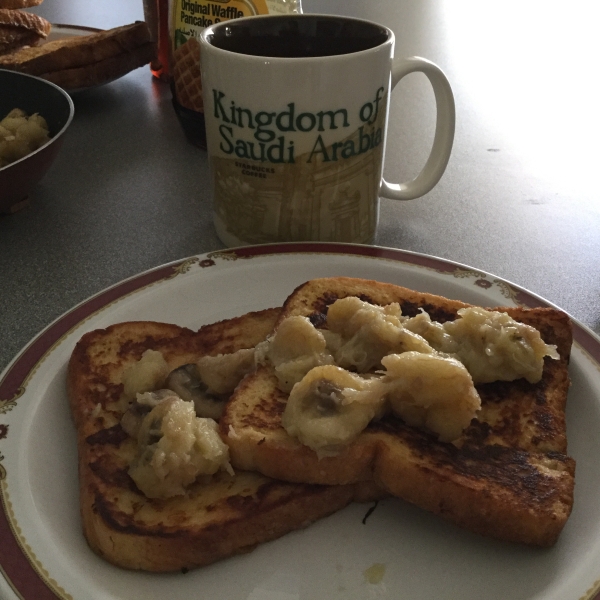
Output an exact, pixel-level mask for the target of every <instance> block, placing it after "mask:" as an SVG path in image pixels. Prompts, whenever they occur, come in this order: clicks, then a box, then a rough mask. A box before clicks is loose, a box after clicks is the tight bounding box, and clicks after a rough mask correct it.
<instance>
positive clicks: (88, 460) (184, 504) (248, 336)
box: [68, 309, 381, 571]
mask: <svg viewBox="0 0 600 600" xmlns="http://www.w3.org/2000/svg"><path fill="white" fill-rule="evenodd" d="M278 314H279V310H278V309H273V310H267V311H262V312H258V313H251V314H249V315H246V316H244V317H241V318H236V319H231V320H229V321H224V322H220V323H217V324H215V325H210V326H206V327H203V328H202V329H200V330H199V331H198V332H194V331H191V330H189V329H185V328H181V327H178V326H175V325H168V324H160V323H150V322H133V323H132V322H130V323H122V324H119V325H113V326H111V327H108V328H107V329H102V330H96V331H92V332H90V333H87V334H86V335H84V336H83V338H82V339H81V340H80V341H79V343H78V344H77V345H76V347H75V349H74V352H73V354H72V357H71V360H70V362H69V369H68V391H69V400H70V405H71V410H72V414H73V417H74V420H75V424H76V428H77V440H78V454H79V480H80V505H81V515H82V523H83V532H84V535H85V537H86V539H87V541H88V543H89V545H90V547H91V548H92V549H93V550H94V551H95V552H96V553H98V554H99V555H100V556H102V557H103V558H105V559H106V560H108V561H110V562H111V563H113V564H115V565H118V566H121V567H125V568H130V569H143V570H148V571H174V570H179V569H190V568H193V567H197V566H200V565H205V564H208V563H212V562H214V561H216V560H219V559H221V558H224V557H227V556H230V555H232V554H236V553H240V552H246V551H249V550H251V549H252V548H254V547H255V546H256V545H257V544H259V543H262V542H266V541H269V540H272V539H275V538H277V537H279V536H281V535H283V534H285V533H287V532H289V531H292V530H295V529H299V528H302V527H306V526H307V525H308V524H310V523H311V522H312V521H314V520H316V519H319V518H321V517H324V516H326V515H329V514H331V513H332V512H334V511H336V510H338V509H340V508H342V507H344V506H346V505H347V504H348V503H350V502H351V501H352V500H353V499H358V500H363V501H367V500H371V499H373V498H377V497H379V496H381V491H380V490H378V489H375V488H373V486H371V485H366V486H320V485H307V484H291V483H285V482H279V481H275V480H273V479H270V478H268V477H265V476H263V475H260V474H257V473H250V472H240V471H237V472H236V474H235V476H233V477H232V476H230V475H227V474H225V473H219V474H217V475H215V476H213V477H212V479H211V480H210V481H209V482H197V483H195V484H193V485H192V486H191V487H190V489H189V492H188V494H187V495H185V496H176V497H173V498H169V499H157V500H150V499H148V498H146V497H145V496H144V495H143V494H142V493H141V492H140V491H139V490H138V489H137V487H136V486H135V484H134V483H133V481H132V480H131V478H130V477H129V475H128V473H127V470H128V466H129V462H130V460H131V459H132V457H133V456H134V454H135V452H136V448H137V444H136V442H135V440H133V439H132V438H130V437H128V436H127V434H126V433H125V432H124V431H123V429H122V428H121V426H120V424H119V421H120V418H121V416H122V412H121V411H120V410H119V409H118V408H117V406H119V404H120V403H118V402H117V401H118V399H119V397H120V395H121V392H122V388H123V386H122V384H121V377H122V374H123V371H124V369H126V368H127V367H128V366H129V365H131V364H133V363H134V362H136V361H137V360H139V359H140V357H141V356H142V354H143V352H144V351H145V350H148V349H152V350H158V351H160V352H161V353H162V354H163V356H164V358H165V360H166V361H167V363H168V364H169V366H170V367H171V368H177V367H178V366H181V365H183V364H187V363H190V362H194V361H196V360H197V359H198V358H200V357H201V356H205V355H216V354H221V353H231V352H234V351H236V350H239V349H241V348H251V347H253V346H254V345H255V344H256V343H258V342H259V341H261V340H262V339H264V338H265V336H266V335H267V334H268V333H269V332H270V331H271V330H272V328H273V325H274V323H275V319H276V317H277V315H278Z"/></svg>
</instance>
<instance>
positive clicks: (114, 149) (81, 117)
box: [0, 0, 600, 369]
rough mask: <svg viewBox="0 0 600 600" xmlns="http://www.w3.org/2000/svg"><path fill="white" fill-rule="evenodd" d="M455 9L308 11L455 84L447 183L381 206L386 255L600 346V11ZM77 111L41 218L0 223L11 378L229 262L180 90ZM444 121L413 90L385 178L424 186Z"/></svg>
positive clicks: (107, 91) (401, 106) (138, 10)
mask: <svg viewBox="0 0 600 600" xmlns="http://www.w3.org/2000/svg"><path fill="white" fill-rule="evenodd" d="M459 4H460V6H456V3H453V2H451V1H450V0H448V1H447V2H433V1H432V2H429V1H422V2H405V1H398V0H375V1H374V2H369V3H365V2H362V1H360V2H359V1H358V0H351V1H350V2H347V1H342V0H336V1H334V0H330V1H328V0H310V1H309V0H304V9H305V11H306V12H324V13H338V14H347V15H351V16H358V17H363V18H370V19H372V20H375V21H379V22H381V23H384V24H386V25H388V26H390V27H391V28H392V29H393V30H394V32H395V33H396V35H397V43H396V54H397V55H406V56H408V55H420V56H424V57H426V58H429V59H431V60H433V61H435V62H436V63H438V64H439V65H440V66H441V67H442V68H443V69H444V71H445V72H446V74H447V75H448V77H449V79H450V81H451V83H452V85H453V89H454V92H455V97H456V106H457V130H456V138H455V146H454V150H453V155H452V158H451V160H450V163H449V165H448V169H447V171H446V174H445V175H444V177H443V178H442V180H441V182H440V183H439V184H438V186H437V187H436V188H435V189H434V190H433V191H432V192H431V193H429V194H428V195H427V196H425V197H424V198H422V199H420V200H416V201H411V202H408V203H400V202H394V201H391V200H383V201H382V205H381V217H380V227H379V232H378V236H377V240H376V243H377V244H378V245H382V246H390V247H395V248H403V249H407V250H412V251H416V252H423V253H426V254H431V255H434V256H439V257H443V258H447V259H450V260H453V261H457V262H460V263H463V264H466V265H470V266H472V267H474V268H477V269H481V270H484V271H488V272H490V273H493V274H495V275H498V276H500V277H502V278H505V279H507V280H509V281H512V282H514V283H516V284H518V285H521V286H523V287H525V288H527V289H529V290H531V291H532V292H534V293H536V294H538V295H540V296H542V297H544V298H545V299H547V300H549V301H551V302H553V303H555V304H557V305H559V306H560V307H562V308H563V309H564V310H566V311H567V312H569V313H570V314H571V315H572V316H573V317H575V318H576V319H579V320H580V321H581V322H583V323H584V324H585V325H587V326H589V327H591V328H592V329H593V330H594V331H595V332H596V333H600V195H599V193H598V185H597V183H596V177H597V175H596V174H595V172H594V171H595V169H596V168H597V167H596V165H597V163H598V159H599V158H600V156H599V154H600V152H599V151H598V148H597V140H598V138H599V137H600V135H599V134H600V123H599V121H598V112H597V92H596V91H595V87H594V86H595V84H594V82H593V81H588V79H586V77H585V73H586V72H591V70H592V68H594V69H595V66H594V65H595V63H594V57H596V56H598V54H599V50H600V42H599V41H598V38H597V36H596V35H595V32H594V31H593V29H592V27H591V25H592V23H593V22H594V20H593V19H591V18H590V15H591V13H590V15H586V10H590V11H593V10H594V8H593V6H591V5H590V7H589V9H588V8H586V6H587V4H585V3H578V4H576V5H574V6H572V7H571V9H570V10H569V14H568V15H567V16H565V14H564V13H561V14H558V11H557V14H553V12H552V10H547V9H546V8H545V7H546V5H545V4H544V3H543V2H532V3H527V9H526V10H521V9H519V6H521V4H519V3H517V2H516V1H515V2H508V3H506V2H502V3H491V4H488V3H483V4H484V5H485V6H480V3H477V2H464V3H459ZM517 9H519V10H521V12H520V14H519V19H516V18H515V17H514V15H515V11H517ZM35 12H37V13H38V14H41V15H43V16H45V17H47V18H48V19H49V20H51V21H52V22H54V23H69V24H74V25H87V26H91V27H100V28H108V27H114V26H117V25H122V24H126V23H129V22H132V21H134V20H136V19H141V18H142V3H141V1H140V2H139V3H134V2H128V3H125V2H117V1H116V0H107V2H104V3H102V5H101V6H100V5H98V6H94V5H91V4H90V3H88V2H84V0H72V2H69V3H66V2H64V3H57V2H50V1H49V0H47V1H46V2H45V3H44V4H42V5H41V6H40V7H38V8H37V9H35ZM588 23H589V25H588ZM559 31H560V35H558V32H559ZM569 31H571V32H572V35H570V36H569V35H566V34H565V32H569ZM506 40H510V44H507V43H506ZM567 56H578V59H577V60H578V63H577V62H576V61H569V60H567V58H565V57H567ZM559 71H560V85H558V84H557V81H558V73H559ZM594 98H596V99H595V100H594ZM73 99H74V102H75V110H76V114H75V119H74V121H73V124H72V126H71V128H70V130H69V131H68V134H67V137H66V139H65V143H64V146H63V150H62V152H61V154H60V155H59V157H58V159H57V161H56V163H55V164H54V165H53V167H52V169H51V170H50V171H49V173H48V174H47V176H46V177H45V178H44V180H43V181H42V182H41V183H40V185H39V186H38V187H37V188H36V190H35V193H34V194H33V196H32V198H31V203H30V205H29V207H28V208H26V209H24V210H23V211H21V212H19V213H17V214H15V215H11V216H3V217H0V340H1V343H0V369H2V368H4V367H5V366H6V365H7V364H8V363H9V361H10V360H11V359H12V358H13V356H14V355H15V354H16V353H17V352H18V351H19V350H20V349H21V348H22V347H23V346H24V345H25V344H26V343H27V342H28V341H29V340H30V339H31V338H32V337H33V336H34V335H35V334H36V333H37V332H38V331H40V330H41V329H42V328H44V327H45V326H47V325H48V324H49V323H50V322H52V321H53V320H54V319H56V318H57V317H58V316H60V315H61V314H63V313H64V312H65V311H67V310H68V309H70V308H71V307H72V306H74V305H75V304H77V303H79V302H81V301H83V300H84V299H86V298H87V297H89V296H90V295H93V294H95V293H97V292H99V291H100V290H102V289H104V288H106V287H107V286H110V285H112V284H114V283H116V282H118V281H120V280H122V279H124V278H126V277H129V276H132V275H134V274H136V273H139V272H140V271H143V270H146V269H149V268H152V267H155V266H157V265H160V264H163V263H166V262H170V261H173V260H176V259H180V258H183V257H186V256H190V255H193V254H198V253H203V252H208V251H211V250H215V249H218V248H221V247H222V245H221V243H220V242H219V240H218V238H217V237H216V234H215V232H214V229H213V225H212V219H211V192H210V189H209V186H208V183H207V182H208V167H207V160H206V154H205V152H204V151H202V150H200V149H198V148H196V147H194V146H192V145H191V144H189V143H188V142H187V141H186V139H185V137H184V135H183V133H182V130H181V129H180V126H179V123H178V121H177V119H176V116H175V113H174V112H173V109H172V106H171V96H170V91H169V89H168V86H166V85H165V84H163V83H161V82H158V81H156V80H153V78H152V76H151V74H150V72H149V70H148V69H147V68H141V69H138V70H136V71H134V72H132V73H130V74H129V75H127V76H125V77H123V78H122V79H120V80H118V81H115V82H113V83H111V84H109V85H106V86H103V87H100V88H97V89H93V90H88V91H86V92H82V93H79V94H75V95H74V98H73ZM434 118H435V109H434V106H433V98H432V93H431V91H430V89H429V87H428V85H427V83H426V82H425V80H424V78H421V77H420V76H419V75H415V76H412V75H411V76H409V77H408V78H407V79H406V80H405V81H403V82H402V84H401V86H399V88H398V89H397V90H396V91H395V92H394V94H393V97H392V103H391V108H390V133H389V140H388V147H387V155H386V168H385V173H386V178H387V179H388V180H391V181H394V180H400V179H407V178H408V177H411V176H413V175H415V174H416V173H417V171H418V169H419V168H420V166H421V165H422V164H423V162H424V160H425V158H426V155H427V152H428V150H429V147H430V144H431V137H432V130H433V123H434Z"/></svg>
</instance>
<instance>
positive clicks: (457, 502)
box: [220, 277, 575, 546]
mask: <svg viewBox="0 0 600 600" xmlns="http://www.w3.org/2000/svg"><path fill="white" fill-rule="evenodd" d="M348 296H356V297H358V298H360V299H361V300H363V301H366V302H369V303H371V304H376V305H381V306H384V305H387V304H390V303H392V302H398V303H399V304H400V306H401V308H402V314H403V315H407V316H415V315H416V314H417V313H418V312H419V311H420V310H421V309H423V310H425V311H427V312H428V313H429V315H430V316H431V318H432V320H434V321H438V322H442V323H443V322H446V321H449V320H454V319H455V318H456V316H457V311H458V310H459V309H461V308H466V307H468V306H469V305H468V304H465V303H463V302H459V301H454V300H448V299H446V298H442V297H439V296H435V295H432V294H426V293H420V292H415V291H411V290H408V289H406V288H402V287H400V286H395V285H391V284H384V283H379V282H374V281H368V280H359V279H352V278H343V277H339V278H329V279H320V280H312V281H309V282H307V283H305V284H303V285H301V286H300V287H298V288H297V289H296V290H295V291H294V292H293V293H292V294H291V295H290V296H289V297H288V299H287V300H286V302H285V304H284V307H283V310H282V313H281V315H280V316H279V319H278V322H277V324H276V326H275V330H276V329H277V327H278V326H279V324H280V323H281V322H282V321H283V320H284V319H285V318H287V317H289V316H295V315H300V316H305V317H308V318H309V319H310V321H311V322H312V323H313V325H315V327H317V328H323V327H326V321H327V318H326V315H327V310H328V307H329V306H330V305H331V304H332V303H333V302H335V301H336V300H337V299H340V298H345V297H348ZM494 310H500V311H503V312H506V313H508V314H509V315H510V316H511V317H512V318H514V319H515V320H517V321H520V322H523V323H526V324H528V325H531V326H533V327H535V328H536V329H538V330H539V331H540V333H541V336H542V338H543V340H544V342H546V343H547V344H553V345H556V347H557V351H558V355H559V359H558V360H553V359H550V358H548V357H546V358H545V361H544V367H543V374H542V379H541V381H539V382H538V383H535V384H532V383H528V382H527V381H526V380H525V379H518V380H516V381H512V382H506V381H501V382H500V381H499V382H493V383H486V384H483V385H478V386H477V391H478V393H479V395H480V397H481V401H482V407H481V410H480V411H479V412H478V414H477V417H476V418H475V419H473V420H472V421H471V424H470V425H469V426H468V428H467V429H466V430H465V431H464V432H463V434H462V435H461V436H460V437H459V438H458V439H457V440H455V441H454V442H452V443H443V442H440V441H438V440H437V438H436V437H435V436H434V435H432V434H431V433H429V432H427V431H424V430H420V429H417V428H413V427H409V426H408V425H406V424H405V423H404V422H403V421H402V420H401V419H400V418H396V417H394V416H390V415H387V416H385V417H383V418H382V419H381V420H379V421H377V420H375V421H372V422H371V423H370V424H369V425H368V426H367V428H366V429H365V430H364V431H363V432H362V433H361V434H360V435H359V436H358V438H357V439H356V440H355V441H353V442H352V443H350V444H349V445H347V446H346V447H345V448H344V449H343V450H342V451H341V452H340V453H339V454H337V455H336V456H325V457H321V458H319V456H318V455H317V453H316V452H314V451H313V450H311V449H310V448H309V447H307V446H305V445H303V444H302V443H300V442H299V441H298V440H297V439H296V438H294V437H291V436H290V435H289V434H288V433H287V431H286V430H285V429H284V428H283V427H282V424H281V419H282V414H283V412H284V409H285V406H286V402H287V398H288V395H287V394H286V393H284V392H282V391H281V390H280V389H278V387H277V378H276V376H275V371H274V369H273V367H272V366H271V365H266V366H262V367H260V368H259V369H258V370H257V371H256V372H255V373H254V374H251V375H249V376H248V377H246V378H245V379H244V380H243V381H242V382H241V384H240V386H239V387H238V388H237V390H236V391H235V393H234V394H233V396H232V397H231V399H230V401H229V402H228V404H227V406H226V409H225V413H224V415H223V417H222V418H221V421H220V427H221V434H222V436H227V444H228V445H229V448H230V458H231V461H232V464H233V465H234V467H237V468H241V469H247V470H256V471H259V472H261V473H264V474H266V475H269V476H271V477H275V478H278V479H283V480H287V481H295V482H308V483H320V484H349V483H352V482H356V481H369V480H374V481H375V482H376V483H377V484H378V485H381V486H382V487H383V488H384V489H385V490H387V491H388V492H389V493H390V494H392V495H394V496H397V497H399V498H402V499H404V500H407V501H409V502H412V503H414V504H415V505H417V506H419V507H421V508H424V509H426V510H428V511H431V512H433V513H435V514H438V515H441V516H442V517H445V518H446V519H449V520H451V521H453V522H454V523H456V524H458V525H459V526H462V527H465V528H467V529H470V530H472V531H474V532H477V533H480V534H483V535H488V536H492V537H495V538H499V539H503V540H508V541H514V542H522V543H525V544H532V545H539V546H549V545H552V544H554V543H555V542H556V540H557V538H558V535H559V533H560V531H561V530H562V528H563V526H564V524H565V522H566V520H567V518H568V516H569V514H570V512H571V508H572V504H573V490H574V473H575V462H574V460H573V459H571V458H569V457H568V456H567V455H566V450H567V438H566V423H565V403H566V397H567V390H568V387H569V377H568V362H569V356H570V348H571V344H572V332H571V324H570V320H569V318H568V316H567V315H566V314H564V313H562V312H561V311H558V310H554V309H551V308H534V309H526V308H519V307H509V308H497V309H494ZM232 432H234V433H235V434H234V435H231V434H232Z"/></svg>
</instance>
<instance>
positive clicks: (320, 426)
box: [282, 365, 385, 457]
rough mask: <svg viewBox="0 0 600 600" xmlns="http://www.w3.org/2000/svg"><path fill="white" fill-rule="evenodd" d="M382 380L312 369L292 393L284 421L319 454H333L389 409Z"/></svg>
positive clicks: (333, 369)
mask: <svg viewBox="0 0 600 600" xmlns="http://www.w3.org/2000/svg"><path fill="white" fill-rule="evenodd" d="M384 404H385V401H384V397H383V395H382V394H381V386H380V382H379V380H378V379H364V378H362V377H359V376H358V375H355V374H353V373H350V372H349V371H346V370H344V369H341V368H340V367H336V366H333V365H324V366H319V367H315V368H313V369H311V370H310V371H309V372H308V373H307V375H306V376H305V377H304V378H303V379H302V381H300V382H299V383H297V384H296V385H295V386H294V388H293V389H292V392H291V393H290V396H289V399H288V402H287V405H286V408H285V411H284V413H283V417H282V424H283V427H284V428H285V429H286V431H287V432H288V433H289V434H290V435H291V436H293V437H296V438H298V440H300V442H302V444H304V445H305V446H308V447H309V448H312V449H313V450H314V451H315V452H317V454H318V455H319V457H323V456H333V455H335V454H338V453H339V452H340V451H341V449H342V448H343V447H344V446H345V445H347V444H349V443H350V442H352V441H353V440H354V439H356V437H357V436H358V435H359V434H360V432H361V431H362V430H363V429H364V428H365V427H366V426H367V425H368V424H369V422H370V421H371V420H372V419H373V418H375V417H378V416H381V415H382V414H383V412H384V410H385V407H384Z"/></svg>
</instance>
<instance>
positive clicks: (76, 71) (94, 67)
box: [39, 42, 156, 90]
mask: <svg viewBox="0 0 600 600" xmlns="http://www.w3.org/2000/svg"><path fill="white" fill-rule="evenodd" d="M155 56H156V46H155V44H154V42H148V43H146V44H143V45H141V46H138V47H137V48H134V49H132V50H130V51H127V52H121V53H120V54H116V55H115V56H111V57H109V58H105V59H103V60H100V61H98V62H94V63H90V64H88V65H84V66H81V67H75V68H72V69H62V70H59V71H50V72H47V73H40V75H39V76H40V77H41V78H42V79H46V80H48V81H51V82H52V83H55V84H56V85H59V86H60V87H62V88H64V89H66V90H76V89H79V88H86V87H91V86H95V85H101V84H103V83H106V82H108V81H112V80H113V79H117V78H119V77H122V76H123V75H126V74H127V73H129V72H130V71H133V70H134V69H137V68H138V67H142V66H144V65H147V64H148V63H149V62H150V61H151V60H152V59H153V58H154V57H155Z"/></svg>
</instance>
